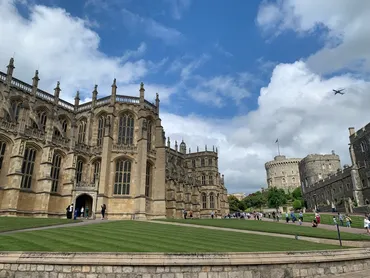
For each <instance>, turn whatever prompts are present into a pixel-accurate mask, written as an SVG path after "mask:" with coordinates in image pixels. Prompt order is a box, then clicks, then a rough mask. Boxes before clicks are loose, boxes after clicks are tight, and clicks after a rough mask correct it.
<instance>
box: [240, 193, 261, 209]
mask: <svg viewBox="0 0 370 278" xmlns="http://www.w3.org/2000/svg"><path fill="white" fill-rule="evenodd" d="M243 203H244V204H245V206H246V207H247V208H261V207H262V206H264V205H266V203H267V198H266V196H265V194H263V193H262V192H261V191H257V192H255V193H252V194H249V195H248V196H247V197H245V198H244V199H243Z"/></svg>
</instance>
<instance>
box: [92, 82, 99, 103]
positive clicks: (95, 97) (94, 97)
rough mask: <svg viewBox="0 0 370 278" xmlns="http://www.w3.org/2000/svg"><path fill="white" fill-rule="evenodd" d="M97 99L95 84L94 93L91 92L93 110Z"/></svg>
mask: <svg viewBox="0 0 370 278" xmlns="http://www.w3.org/2000/svg"><path fill="white" fill-rule="evenodd" d="M97 97H98V85H96V84H95V86H94V91H93V92H92V108H95V105H96V100H97Z"/></svg>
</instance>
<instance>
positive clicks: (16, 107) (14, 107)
mask: <svg viewBox="0 0 370 278" xmlns="http://www.w3.org/2000/svg"><path fill="white" fill-rule="evenodd" d="M21 106H22V104H21V103H20V102H19V101H16V100H13V101H12V102H11V111H10V113H11V114H12V115H11V116H12V119H13V120H14V121H15V122H18V117H19V111H20V110H21Z"/></svg>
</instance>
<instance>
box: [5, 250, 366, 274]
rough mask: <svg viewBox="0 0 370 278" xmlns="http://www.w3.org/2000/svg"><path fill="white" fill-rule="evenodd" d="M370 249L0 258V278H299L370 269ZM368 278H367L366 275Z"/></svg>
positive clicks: (50, 255)
mask: <svg viewBox="0 0 370 278" xmlns="http://www.w3.org/2000/svg"><path fill="white" fill-rule="evenodd" d="M369 251H370V250H369V249H349V250H338V251H319V252H307V251H306V252H273V253H270V254H269V253H267V252H261V253H205V254H196V255H194V254H182V255H181V254H178V255H177V254H162V253H151V254H135V253H131V254H122V253H121V254H119V253H95V254H94V253H87V254H85V253H63V254H60V255H58V253H54V254H53V253H41V254H38V253H26V252H25V253H2V254H0V277H6V278H18V277H22V278H23V277H43V278H98V277H99V278H103V277H104V278H128V277H130V278H131V277H142V278H207V277H208V278H209V277H217V278H260V277H266V278H267V277H271V278H288V277H290V278H296V277H305V278H313V277H327V276H328V275H333V276H335V275H338V274H342V273H347V274H348V275H354V274H355V272H357V271H364V272H366V271H369V270H370V255H369V254H370V252H369ZM364 277H366V276H364Z"/></svg>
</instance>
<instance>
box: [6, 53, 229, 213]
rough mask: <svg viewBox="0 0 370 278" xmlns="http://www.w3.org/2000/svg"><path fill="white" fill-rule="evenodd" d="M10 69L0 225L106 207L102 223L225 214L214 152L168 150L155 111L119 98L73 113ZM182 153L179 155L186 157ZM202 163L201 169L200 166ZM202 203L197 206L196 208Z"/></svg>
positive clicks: (71, 107) (156, 108) (77, 102)
mask: <svg viewBox="0 0 370 278" xmlns="http://www.w3.org/2000/svg"><path fill="white" fill-rule="evenodd" d="M13 71H14V60H13V59H11V60H10V63H9V65H8V71H7V73H6V74H5V73H2V72H0V101H1V106H2V109H0V182H1V183H0V215H18V216H21V215H27V216H40V217H63V216H65V212H66V207H67V206H68V205H69V204H71V203H73V204H75V208H78V209H80V208H81V207H87V208H88V209H89V212H90V214H89V216H92V217H95V216H96V215H97V214H100V208H101V205H103V204H106V206H107V211H106V213H107V217H108V218H110V219H124V218H126V219H127V218H128V219H131V218H156V217H165V216H167V217H180V216H181V211H182V209H184V208H185V209H187V210H193V212H194V215H195V216H208V215H209V214H210V211H211V210H214V211H215V212H216V213H218V214H219V215H221V214H222V215H223V214H226V213H227V212H228V204H227V190H226V188H225V185H224V178H223V175H222V176H221V175H220V174H219V172H218V154H217V150H216V151H215V150H214V149H213V150H212V151H207V150H206V151H203V152H196V153H186V146H185V143H181V145H180V151H179V150H177V143H176V145H175V149H174V150H173V149H171V148H170V145H169V143H168V144H167V145H166V138H165V133H164V129H163V127H162V124H161V119H160V117H159V102H160V101H159V96H158V94H157V97H156V100H155V104H153V103H150V102H149V101H147V100H145V98H144V93H145V89H144V84H143V83H141V86H140V90H139V92H140V95H139V97H132V96H123V95H118V94H117V86H116V80H114V81H113V85H112V92H111V95H110V96H106V97H103V98H100V99H98V97H97V96H98V86H97V85H95V88H94V90H93V92H92V101H91V102H87V103H83V104H80V98H79V93H78V92H77V94H76V97H75V102H74V104H71V103H68V102H66V101H64V100H62V99H61V98H60V93H61V88H60V84H59V82H58V83H57V86H56V88H55V90H54V94H49V93H47V92H45V91H42V90H40V89H39V88H38V81H39V76H38V72H37V71H36V73H35V76H34V77H33V83H32V85H29V84H27V83H25V82H23V81H20V80H18V79H16V78H14V77H13ZM184 147H185V149H184ZM204 161H206V162H207V163H206V164H205V163H203V162H204ZM202 198H203V199H202Z"/></svg>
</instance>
